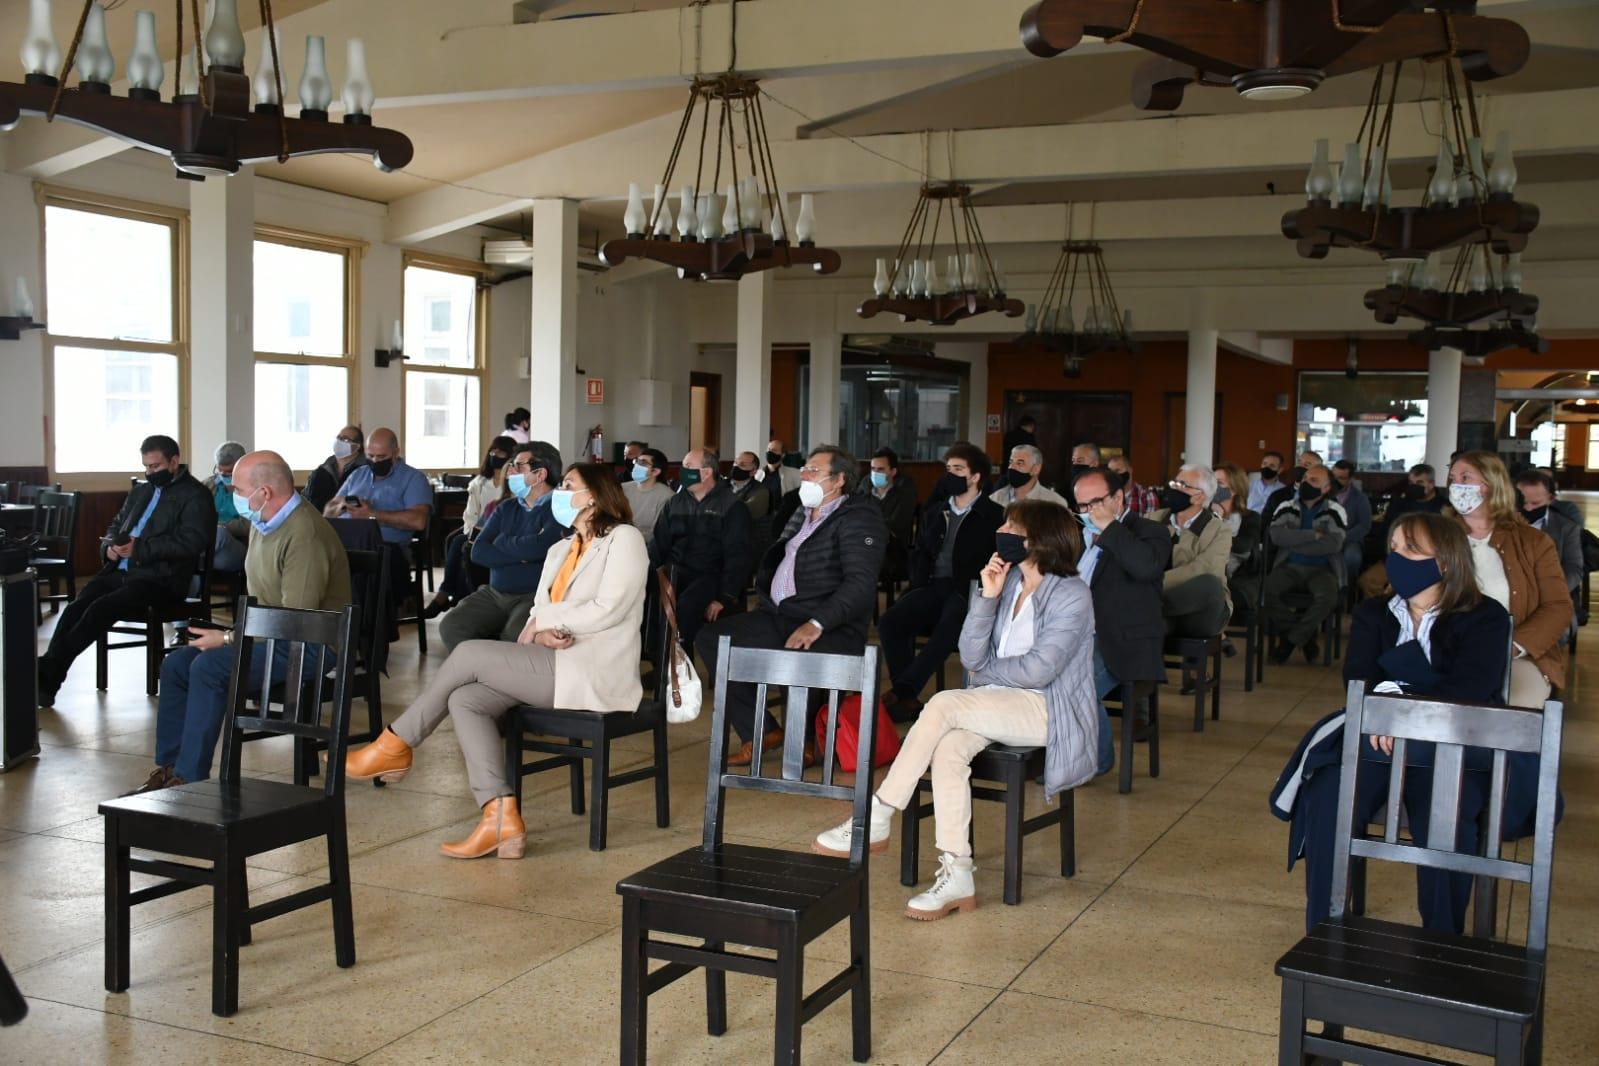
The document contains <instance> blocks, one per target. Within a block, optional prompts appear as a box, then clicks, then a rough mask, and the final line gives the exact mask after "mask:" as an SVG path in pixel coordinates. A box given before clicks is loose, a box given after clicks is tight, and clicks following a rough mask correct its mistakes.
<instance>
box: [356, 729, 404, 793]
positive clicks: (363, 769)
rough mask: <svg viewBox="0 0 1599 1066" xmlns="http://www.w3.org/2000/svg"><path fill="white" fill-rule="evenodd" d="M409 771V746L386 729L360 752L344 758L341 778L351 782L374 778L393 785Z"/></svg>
mask: <svg viewBox="0 0 1599 1066" xmlns="http://www.w3.org/2000/svg"><path fill="white" fill-rule="evenodd" d="M410 772H411V745H409V744H407V743H406V742H405V741H403V740H401V739H400V738H399V737H397V736H395V735H394V733H393V732H392V731H391V730H388V729H385V730H384V731H383V732H381V733H379V734H378V738H377V739H376V740H374V741H373V742H372V743H370V744H368V745H367V746H366V747H364V748H362V749H361V750H360V751H352V752H350V754H348V755H346V756H345V757H344V776H345V777H346V778H348V779H349V780H351V781H370V780H372V779H373V778H374V777H375V778H377V779H378V780H379V781H382V782H383V783H384V784H386V785H387V784H393V783H394V782H395V781H399V780H401V779H402V778H404V777H405V775H406V774H408V773H410Z"/></svg>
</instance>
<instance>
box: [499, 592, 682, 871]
mask: <svg viewBox="0 0 1599 1066" xmlns="http://www.w3.org/2000/svg"><path fill="white" fill-rule="evenodd" d="M669 587H670V586H669V585H667V584H666V577H665V573H664V571H658V572H657V574H656V575H652V576H651V577H650V578H649V579H648V582H647V584H646V590H647V591H646V593H645V602H644V623H643V631H644V649H645V652H646V654H652V655H653V658H652V663H653V668H652V670H651V671H650V674H651V676H650V680H649V683H648V686H647V687H646V689H645V692H644V698H643V699H642V700H640V701H639V706H638V710H636V711H634V712H633V713H631V714H629V713H628V712H626V711H612V712H605V711H583V710H565V709H562V708H558V707H527V706H523V707H517V708H513V709H512V710H511V711H509V712H508V713H507V714H506V715H505V719H504V721H505V775H506V778H507V780H509V781H510V782H511V787H512V788H513V789H515V790H516V791H515V794H516V802H517V805H518V806H520V805H521V803H522V777H523V776H524V775H525V774H536V773H541V772H543V771H545V770H559V769H560V768H562V767H566V768H568V770H569V771H570V774H571V777H570V782H571V784H570V787H571V791H572V813H573V814H582V813H583V812H584V802H583V763H584V762H585V761H586V762H587V763H588V764H589V774H590V785H589V791H590V792H591V793H592V795H591V797H590V804H591V805H592V807H593V809H592V810H591V811H589V850H590V851H604V850H605V836H606V831H607V829H608V827H609V822H610V796H611V789H613V788H620V787H621V786H623V785H631V784H633V783H634V782H637V781H648V780H650V779H651V778H653V779H654V780H655V824H656V825H657V826H658V827H660V828H662V829H665V828H666V827H667V826H669V825H671V822H672V809H671V799H670V792H671V775H670V771H669V765H668V756H667V745H666V704H665V703H664V700H666V699H670V698H671V682H670V679H669V678H670V675H669V674H668V673H667V665H666V664H667V661H668V660H667V649H668V647H669V646H670V644H671V643H672V641H673V640H675V639H676V634H677V626H676V623H675V622H671V623H670V624H669V620H668V617H667V616H666V611H667V601H666V599H665V598H664V597H663V595H662V592H663V590H664V589H667V588H669ZM668 632H670V636H668ZM617 668H618V669H624V668H630V664H622V663H618V664H617ZM639 733H649V734H651V735H652V738H653V740H654V760H653V761H652V762H651V763H650V764H649V765H647V766H640V767H638V768H636V769H633V770H628V771H626V772H624V773H620V774H613V773H611V744H612V743H613V742H615V741H616V740H618V739H620V738H622V737H631V736H635V735H637V734H639ZM528 734H534V735H533V736H529V735H528ZM556 737H562V738H565V739H564V740H556V739H552V738H556ZM529 751H535V752H540V753H542V754H544V755H548V756H550V758H546V759H538V760H535V761H534V762H529V763H524V762H523V761H522V755H523V753H524V752H529Z"/></svg>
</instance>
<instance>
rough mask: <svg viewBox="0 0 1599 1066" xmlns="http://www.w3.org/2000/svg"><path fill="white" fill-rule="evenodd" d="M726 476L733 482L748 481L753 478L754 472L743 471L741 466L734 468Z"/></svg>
mask: <svg viewBox="0 0 1599 1066" xmlns="http://www.w3.org/2000/svg"><path fill="white" fill-rule="evenodd" d="M727 476H728V477H730V478H732V479H733V480H734V481H748V480H749V479H750V478H752V477H754V476H755V472H754V471H753V470H745V469H744V468H743V467H742V466H735V467H734V468H733V469H731V470H729V471H728V472H727Z"/></svg>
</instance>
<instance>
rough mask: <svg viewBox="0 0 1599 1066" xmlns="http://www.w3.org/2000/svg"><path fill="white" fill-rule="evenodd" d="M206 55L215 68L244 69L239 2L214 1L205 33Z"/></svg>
mask: <svg viewBox="0 0 1599 1066" xmlns="http://www.w3.org/2000/svg"><path fill="white" fill-rule="evenodd" d="M205 54H206V58H208V59H209V60H210V61H211V64H212V65H213V66H218V67H229V68H231V69H234V70H243V69H244V31H243V30H242V29H240V28H239V0H214V2H213V3H212V5H211V24H210V25H209V26H207V27H206V31H205Z"/></svg>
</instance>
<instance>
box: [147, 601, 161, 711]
mask: <svg viewBox="0 0 1599 1066" xmlns="http://www.w3.org/2000/svg"><path fill="white" fill-rule="evenodd" d="M163 632H164V630H163V629H162V627H161V623H160V622H157V621H156V620H155V619H154V617H151V618H150V619H149V620H148V621H146V622H145V623H144V694H145V695H146V696H154V695H155V694H156V691H157V690H158V689H160V687H161V637H162V634H163Z"/></svg>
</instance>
